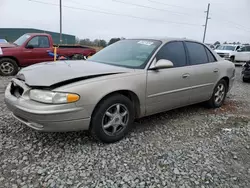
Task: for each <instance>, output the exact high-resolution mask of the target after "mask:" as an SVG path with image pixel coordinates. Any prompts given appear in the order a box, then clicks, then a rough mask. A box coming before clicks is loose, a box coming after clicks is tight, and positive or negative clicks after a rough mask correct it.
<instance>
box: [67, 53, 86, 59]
mask: <svg viewBox="0 0 250 188" xmlns="http://www.w3.org/2000/svg"><path fill="white" fill-rule="evenodd" d="M70 59H71V60H82V59H84V55H82V54H74V55H72V56H71V58H70Z"/></svg>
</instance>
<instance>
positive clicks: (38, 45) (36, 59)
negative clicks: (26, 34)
mask: <svg viewBox="0 0 250 188" xmlns="http://www.w3.org/2000/svg"><path fill="white" fill-rule="evenodd" d="M30 47H32V48H30ZM49 51H52V52H53V49H52V48H50V44H49V39H48V37H47V36H35V37H33V38H31V39H30V41H29V42H28V43H27V45H26V47H25V48H24V49H23V59H24V63H25V65H27V66H28V65H32V64H35V63H40V62H46V61H53V57H51V56H49V54H48V52H49Z"/></svg>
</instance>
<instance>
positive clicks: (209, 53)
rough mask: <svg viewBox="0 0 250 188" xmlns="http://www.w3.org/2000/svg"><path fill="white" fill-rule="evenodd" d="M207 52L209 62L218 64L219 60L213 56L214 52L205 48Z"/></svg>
mask: <svg viewBox="0 0 250 188" xmlns="http://www.w3.org/2000/svg"><path fill="white" fill-rule="evenodd" d="M205 49H206V52H207V57H208V62H209V63H211V62H216V61H217V60H216V59H215V57H214V55H213V54H212V52H210V50H209V49H207V48H205Z"/></svg>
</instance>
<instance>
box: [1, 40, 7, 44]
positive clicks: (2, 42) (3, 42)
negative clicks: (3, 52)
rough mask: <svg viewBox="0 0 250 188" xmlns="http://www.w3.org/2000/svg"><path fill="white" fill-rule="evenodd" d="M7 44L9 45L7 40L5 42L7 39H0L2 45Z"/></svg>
mask: <svg viewBox="0 0 250 188" xmlns="http://www.w3.org/2000/svg"><path fill="white" fill-rule="evenodd" d="M6 43H8V41H7V40H5V39H0V44H6Z"/></svg>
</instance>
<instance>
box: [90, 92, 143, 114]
mask: <svg viewBox="0 0 250 188" xmlns="http://www.w3.org/2000/svg"><path fill="white" fill-rule="evenodd" d="M115 94H120V95H124V96H125V97H127V98H128V99H129V100H131V102H132V103H133V107H134V110H135V118H138V117H140V116H141V109H140V100H139V97H138V96H137V94H136V93H134V92H133V91H131V90H117V91H113V92H110V93H108V94H106V95H105V96H104V97H102V98H101V99H100V100H99V101H98V103H97V104H96V105H95V107H94V110H93V111H92V114H91V117H92V115H93V114H94V112H95V111H96V109H97V107H98V105H99V104H100V103H101V102H102V101H103V100H105V99H107V98H109V97H110V96H112V95H115Z"/></svg>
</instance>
